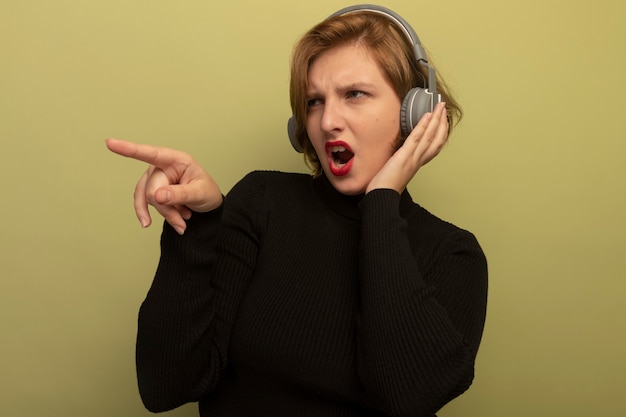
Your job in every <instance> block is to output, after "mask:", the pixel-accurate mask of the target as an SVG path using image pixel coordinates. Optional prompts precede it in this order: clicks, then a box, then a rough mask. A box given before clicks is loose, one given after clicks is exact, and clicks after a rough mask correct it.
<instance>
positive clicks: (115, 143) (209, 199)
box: [106, 139, 222, 235]
mask: <svg viewBox="0 0 626 417" xmlns="http://www.w3.org/2000/svg"><path fill="white" fill-rule="evenodd" d="M106 145H107V148H109V150H110V151H112V152H114V153H116V154H118V155H122V156H126V157H129V158H133V159H136V160H138V161H143V162H146V163H148V164H150V166H149V167H148V169H147V170H146V172H145V173H144V174H143V175H142V176H141V178H140V179H139V181H138V182H137V186H136V187H135V194H134V204H135V213H136V214H137V218H138V219H139V222H140V223H141V225H142V226H143V227H148V226H150V224H151V223H152V218H151V217H150V212H149V210H148V204H150V205H152V206H154V208H155V209H156V210H157V211H158V212H159V213H160V214H161V215H162V216H163V217H164V218H165V220H166V221H167V222H168V223H169V224H170V225H171V226H172V227H173V228H174V229H175V230H176V232H178V233H179V234H181V235H182V234H183V233H184V232H185V229H186V228H187V224H186V222H185V220H188V219H189V218H190V217H191V213H192V211H195V212H207V211H211V210H214V209H216V208H217V207H219V206H220V205H221V204H222V193H221V191H220V188H219V186H218V185H217V183H216V182H215V181H214V180H213V178H211V176H210V175H209V174H208V173H207V172H206V171H205V170H204V168H202V166H200V164H198V163H197V162H196V161H195V160H194V159H193V158H192V157H191V156H190V155H189V154H187V153H185V152H181V151H177V150H174V149H169V148H161V147H156V146H150V145H141V144H138V143H133V142H128V141H124V140H119V139H107V141H106Z"/></svg>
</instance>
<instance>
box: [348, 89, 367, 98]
mask: <svg viewBox="0 0 626 417" xmlns="http://www.w3.org/2000/svg"><path fill="white" fill-rule="evenodd" d="M366 95H367V93H366V92H364V91H359V90H351V91H348V93H347V94H346V96H347V98H361V97H365V96H366Z"/></svg>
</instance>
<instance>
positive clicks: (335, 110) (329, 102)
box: [320, 99, 344, 135]
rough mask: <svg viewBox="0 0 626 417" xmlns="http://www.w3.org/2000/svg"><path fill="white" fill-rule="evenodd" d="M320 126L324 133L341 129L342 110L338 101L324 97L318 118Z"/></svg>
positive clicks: (342, 122)
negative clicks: (320, 115) (320, 116)
mask: <svg viewBox="0 0 626 417" xmlns="http://www.w3.org/2000/svg"><path fill="white" fill-rule="evenodd" d="M320 128H321V129H322V131H323V132H324V133H326V134H331V135H332V134H335V133H337V132H341V131H342V130H343V128H344V118H343V112H342V111H341V105H340V103H339V102H338V101H336V100H333V99H326V101H325V102H324V109H323V112H322V118H321V120H320Z"/></svg>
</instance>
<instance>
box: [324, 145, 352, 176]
mask: <svg viewBox="0 0 626 417" xmlns="http://www.w3.org/2000/svg"><path fill="white" fill-rule="evenodd" d="M326 155H328V165H329V168H330V172H331V173H332V174H333V175H335V176H338V177H341V176H344V175H347V174H348V173H349V172H350V170H351V169H352V163H353V162H354V159H353V158H354V152H352V149H350V146H349V145H348V144H347V143H345V142H342V141H334V142H327V143H326Z"/></svg>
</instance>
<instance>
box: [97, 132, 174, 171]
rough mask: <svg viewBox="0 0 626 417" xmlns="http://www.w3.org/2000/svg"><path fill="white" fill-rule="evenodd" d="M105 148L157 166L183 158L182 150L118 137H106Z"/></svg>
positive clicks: (169, 163)
mask: <svg viewBox="0 0 626 417" xmlns="http://www.w3.org/2000/svg"><path fill="white" fill-rule="evenodd" d="M106 145H107V148H109V150H110V151H111V152H114V153H116V154H118V155H122V156H125V157H128V158H133V159H136V160H138V161H142V162H146V163H148V164H151V165H154V166H156V167H159V168H165V167H167V166H170V165H172V164H173V163H175V162H177V161H180V160H181V159H184V158H185V155H186V154H184V153H183V152H180V151H175V150H173V149H168V148H162V147H159V146H152V145H144V144H140V143H134V142H129V141H126V140H120V139H107V140H106Z"/></svg>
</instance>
